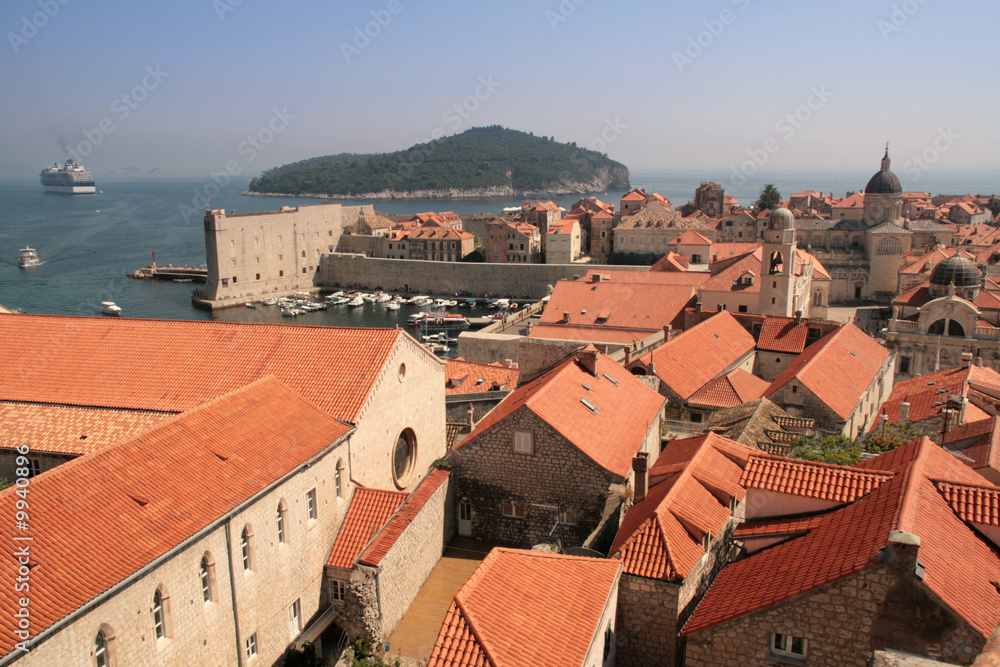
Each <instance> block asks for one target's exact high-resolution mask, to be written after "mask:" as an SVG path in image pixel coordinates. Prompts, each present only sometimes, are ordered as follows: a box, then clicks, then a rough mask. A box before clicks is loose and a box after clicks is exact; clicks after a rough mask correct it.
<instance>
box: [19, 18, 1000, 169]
mask: <svg viewBox="0 0 1000 667" xmlns="http://www.w3.org/2000/svg"><path fill="white" fill-rule="evenodd" d="M998 19H1000V3H997V2H995V0H979V1H973V0H949V1H948V2H944V1H943V0H840V1H838V2H830V1H829V0H823V1H819V0H708V1H698V2H694V1H688V2H671V3H667V2H662V0H658V1H656V2H647V1H645V0H642V1H637V2H627V3H625V2H617V3H616V2H611V1H610V0H539V1H532V0H506V1H505V2H502V3H500V2H484V1H481V2H470V1H468V0H462V1H454V0H437V1H435V2H429V1H427V0H360V1H356V2H336V1H320V0H289V1H288V2H284V3H276V2H267V1H265V0H174V1H172V2H136V1H135V0H4V1H3V3H0V28H2V30H3V34H4V39H3V43H2V44H0V86H2V87H0V118H2V119H3V121H4V122H2V123H0V175H19V174H21V173H25V174H37V172H38V171H39V170H40V169H41V167H43V166H44V165H45V164H51V163H52V162H53V161H55V160H60V161H61V160H63V159H65V157H67V155H70V156H76V157H78V158H79V159H81V160H82V162H83V164H84V165H86V166H87V167H88V168H89V169H90V170H91V171H93V172H94V173H95V175H96V174H107V173H113V172H114V170H118V169H122V168H136V169H138V170H139V171H140V172H141V173H148V172H151V171H153V170H159V173H161V174H167V175H185V176H187V175H190V176H203V175H207V174H209V173H213V172H220V171H223V170H225V169H226V168H227V165H229V167H230V168H232V169H237V168H238V171H239V173H240V174H241V175H244V176H253V175H256V174H259V173H260V172H261V171H263V170H266V169H269V168H272V167H275V166H278V165H281V164H285V163H288V162H293V161H296V160H301V159H306V158H309V157H315V156H318V155H328V154H332V153H340V152H359V153H372V152H386V151H394V150H399V149H403V148H406V147H409V146H411V145H413V144H416V143H420V142H424V141H427V140H429V139H431V138H433V137H436V136H442V135H450V134H454V133H456V132H461V131H463V130H466V129H468V128H470V127H474V126H482V125H494V124H499V125H503V126H505V127H510V128H514V129H518V130H523V131H525V132H533V133H534V134H536V135H544V136H553V137H554V138H555V139H556V140H557V141H564V142H570V141H575V142H577V144H579V145H582V146H588V147H591V148H595V149H596V150H600V151H601V152H604V153H607V155H608V156H609V157H611V158H612V159H615V160H618V161H620V162H622V163H624V164H625V165H627V166H628V167H629V168H630V169H633V170H638V169H647V170H648V169H687V168H691V169H706V168H708V169H716V170H719V171H720V177H724V176H725V175H727V174H729V173H730V172H731V170H734V169H736V170H740V169H742V170H744V172H746V171H749V170H750V169H751V167H752V168H753V170H754V171H758V170H762V171H763V170H770V169H798V168H805V169H859V168H860V169H863V170H864V171H865V173H869V172H871V171H873V170H874V168H877V163H878V159H879V158H880V157H881V155H882V151H883V150H884V146H885V142H886V141H889V142H890V153H891V155H892V157H893V167H894V170H896V171H897V173H899V169H901V168H903V166H904V165H905V166H906V167H908V168H909V170H911V171H912V170H922V171H927V170H932V169H933V170H939V169H940V170H947V169H969V168H975V167H980V166H985V167H991V168H993V167H997V166H1000V159H998V155H1000V132H997V131H996V121H995V117H996V113H997V112H996V109H997V108H998V107H1000V99H998V98H1000V86H997V85H996V82H997V74H998V72H1000V49H997V48H996V47H995V45H994V42H995V31H996V24H997V20H998ZM913 173H916V172H913Z"/></svg>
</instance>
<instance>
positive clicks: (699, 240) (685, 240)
mask: <svg viewBox="0 0 1000 667" xmlns="http://www.w3.org/2000/svg"><path fill="white" fill-rule="evenodd" d="M671 244H673V245H682V244H683V245H712V241H711V239H709V238H707V237H706V236H704V235H703V234H699V233H698V232H696V231H694V230H691V229H688V230H686V231H684V232H682V233H681V235H680V236H678V237H677V238H674V239H671V240H670V241H669V242H668V243H667V245H671Z"/></svg>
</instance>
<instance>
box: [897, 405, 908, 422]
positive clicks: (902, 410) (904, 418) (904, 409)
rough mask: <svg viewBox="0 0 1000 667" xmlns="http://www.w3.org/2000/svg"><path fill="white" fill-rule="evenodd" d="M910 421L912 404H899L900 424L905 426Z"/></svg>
mask: <svg viewBox="0 0 1000 667" xmlns="http://www.w3.org/2000/svg"><path fill="white" fill-rule="evenodd" d="M908 421H910V403H909V401H903V402H902V403H900V404H899V423H900V424H905V423H906V422H908Z"/></svg>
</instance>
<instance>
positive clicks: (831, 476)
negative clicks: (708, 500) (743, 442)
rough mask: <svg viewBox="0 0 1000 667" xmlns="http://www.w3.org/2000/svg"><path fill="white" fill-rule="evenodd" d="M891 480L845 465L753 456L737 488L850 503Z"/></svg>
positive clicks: (886, 475) (878, 474)
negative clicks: (739, 486)
mask: <svg viewBox="0 0 1000 667" xmlns="http://www.w3.org/2000/svg"><path fill="white" fill-rule="evenodd" d="M891 478H892V475H891V474H887V473H878V472H869V471H866V470H858V469H857V468H851V467H848V466H838V465H832V464H829V463H818V462H815V461H799V460H796V459H787V458H784V457H779V456H754V457H752V458H751V459H750V461H749V463H748V464H747V467H746V469H745V470H744V471H743V477H741V478H740V485H741V486H743V487H745V488H747V489H762V490H764V491H773V492H775V493H788V494H793V495H796V496H803V497H806V498H816V499H818V500H832V501H835V502H838V503H853V502H854V501H855V500H857V499H858V498H861V497H862V496H866V495H868V494H869V493H871V492H872V491H873V490H874V489H877V488H878V487H879V486H880V485H881V484H883V483H885V482H887V481H888V480H889V479H891Z"/></svg>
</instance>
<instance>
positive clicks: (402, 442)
mask: <svg viewBox="0 0 1000 667" xmlns="http://www.w3.org/2000/svg"><path fill="white" fill-rule="evenodd" d="M416 452H417V438H416V435H414V433H413V431H412V430H411V429H408V428H407V429H403V432H402V433H400V434H399V436H398V437H397V438H396V448H395V450H394V451H393V454H392V477H393V481H394V482H395V483H396V486H397V487H399V488H403V487H404V486H406V481H407V479H408V478H409V476H410V473H411V472H413V468H414V464H415V463H416V458H417V457H416Z"/></svg>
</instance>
